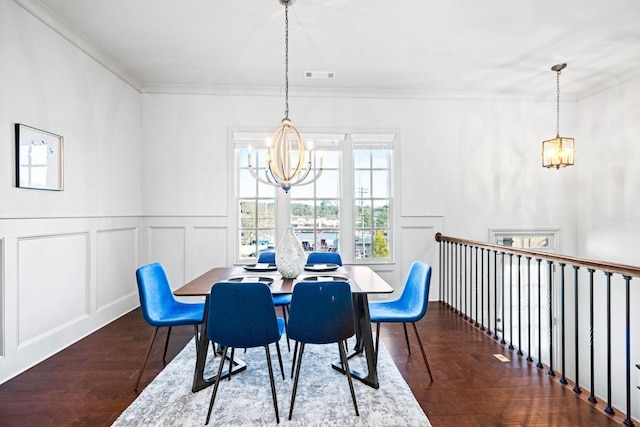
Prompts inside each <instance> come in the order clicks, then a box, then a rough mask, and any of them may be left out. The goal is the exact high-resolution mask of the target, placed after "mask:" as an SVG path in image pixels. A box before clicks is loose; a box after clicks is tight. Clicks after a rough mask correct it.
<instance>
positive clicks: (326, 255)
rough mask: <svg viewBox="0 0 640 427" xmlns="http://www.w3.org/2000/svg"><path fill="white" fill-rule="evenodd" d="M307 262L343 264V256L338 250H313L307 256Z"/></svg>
mask: <svg viewBox="0 0 640 427" xmlns="http://www.w3.org/2000/svg"><path fill="white" fill-rule="evenodd" d="M307 264H336V265H342V257H341V256H340V254H339V253H338V252H311V253H310V254H309V255H308V256H307Z"/></svg>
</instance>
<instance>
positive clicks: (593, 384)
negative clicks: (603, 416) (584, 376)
mask: <svg viewBox="0 0 640 427" xmlns="http://www.w3.org/2000/svg"><path fill="white" fill-rule="evenodd" d="M588 271H589V358H590V359H589V360H590V365H591V371H590V374H591V390H590V392H589V399H588V400H589V402H592V403H596V402H598V399H596V396H595V395H594V394H593V393H594V392H595V389H596V385H595V384H596V383H595V361H594V358H593V350H594V347H593V273H595V271H596V270H594V269H593V268H589V269H588Z"/></svg>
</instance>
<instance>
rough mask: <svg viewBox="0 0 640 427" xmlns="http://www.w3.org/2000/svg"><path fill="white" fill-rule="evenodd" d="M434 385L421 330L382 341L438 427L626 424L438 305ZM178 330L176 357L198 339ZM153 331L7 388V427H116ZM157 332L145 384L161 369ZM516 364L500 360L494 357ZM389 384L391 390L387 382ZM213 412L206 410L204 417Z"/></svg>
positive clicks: (143, 328)
mask: <svg viewBox="0 0 640 427" xmlns="http://www.w3.org/2000/svg"><path fill="white" fill-rule="evenodd" d="M418 327H419V329H420V336H421V337H422V339H423V342H424V343H425V347H426V350H427V354H428V356H429V360H430V363H431V369H432V371H433V375H434V377H435V381H434V382H433V383H430V381H429V376H428V374H427V372H426V369H425V367H424V363H423V361H422V357H421V355H420V353H419V349H418V347H417V342H416V340H415V336H414V335H413V331H412V328H410V329H409V333H410V335H409V337H410V340H411V344H412V347H411V350H412V353H411V355H409V354H408V353H407V349H406V344H405V340H404V333H403V332H402V326H401V325H383V329H382V331H383V332H382V339H383V341H384V343H385V345H386V346H387V348H388V349H389V351H390V353H391V354H392V357H393V359H394V361H395V363H396V365H397V366H398V368H399V370H400V372H401V373H402V375H403V376H404V378H405V380H406V381H407V383H408V384H409V386H410V387H411V389H412V390H413V393H414V394H415V396H416V398H417V400H418V402H419V403H420V405H421V406H422V408H423V409H424V411H425V413H426V414H427V416H428V417H429V420H430V421H431V422H432V423H433V425H434V426H520V425H522V426H525V425H526V426H608V425H620V424H621V423H622V420H623V418H624V417H623V414H616V417H615V418H611V417H609V416H607V415H605V414H604V413H603V412H602V407H603V406H602V405H601V406H599V407H595V406H592V405H591V404H589V403H587V402H585V401H584V398H585V397H586V396H577V395H575V394H574V393H573V392H572V391H571V390H570V389H568V388H565V387H563V386H562V385H560V384H559V383H558V380H557V378H553V377H550V376H548V375H546V369H543V370H539V369H537V368H536V367H535V365H534V364H532V363H529V362H526V361H525V360H524V358H522V359H520V358H519V357H518V356H516V355H515V353H512V352H511V351H509V350H507V349H505V348H504V347H503V346H501V345H500V344H498V343H496V342H495V341H493V340H492V339H490V338H487V337H486V335H484V334H483V333H482V332H481V331H479V330H477V329H476V328H474V327H473V326H472V325H470V324H469V323H468V322H465V321H464V320H463V319H462V318H461V317H459V316H458V315H456V314H454V313H453V312H451V311H450V310H449V309H447V308H445V307H443V306H442V305H441V304H440V303H431V304H430V306H429V311H428V313H427V316H426V317H425V318H424V319H423V320H422V321H421V322H420V323H419V325H418ZM192 331H193V329H192V328H190V327H184V328H174V332H173V334H172V339H171V344H170V347H169V354H168V358H173V357H174V356H175V355H176V354H177V353H178V352H179V351H180V350H181V349H182V348H183V347H184V345H185V344H186V343H187V342H188V341H189V340H190V339H191V336H192ZM151 332H152V328H151V327H150V326H148V325H147V324H146V323H144V321H143V320H142V316H141V315H140V312H139V310H135V311H133V312H131V313H129V314H127V315H125V316H123V317H121V318H120V319H118V320H116V321H115V322H113V323H111V324H109V325H107V326H106V327H104V328H102V329H100V330H99V331H97V332H95V333H94V334H92V335H90V336H88V337H87V338H85V339H83V340H81V341H79V342H78V343H76V344H74V345H73V346H71V347H69V348H67V349H66V350H64V351H62V352H60V353H58V354H57V355H55V356H53V357H51V358H49V359H47V360H45V361H44V362H42V363H40V364H39V365H37V366H35V367H33V368H32V369H30V370H28V371H27V372H25V373H23V374H21V375H19V376H17V377H16V378H14V379H12V380H10V381H8V382H6V383H4V384H2V385H0V426H72V425H73V426H92V427H94V426H109V425H110V424H111V423H112V422H113V421H114V420H115V419H116V418H117V417H118V415H119V414H120V413H121V412H122V411H123V410H124V409H125V408H126V407H127V406H128V405H129V404H130V403H131V402H132V401H133V400H134V399H135V398H136V393H135V392H134V391H133V386H134V383H135V380H136V375H137V372H138V368H139V367H140V364H141V362H142V358H143V357H144V352H145V349H146V346H147V344H148V340H149V338H150V335H151ZM164 333H165V332H161V333H159V334H158V340H157V342H156V345H155V346H154V351H153V352H152V355H151V359H150V362H149V365H148V367H147V370H146V371H145V375H144V376H143V380H142V386H143V387H144V385H146V384H148V383H149V382H150V381H151V380H152V379H153V378H154V377H155V375H157V374H158V372H160V370H161V369H162V366H163V365H162V347H163V345H164V337H165V335H164ZM496 353H502V354H504V355H505V356H507V357H508V358H509V359H511V361H510V362H506V363H503V362H500V361H498V360H497V359H496V358H495V357H494V356H493V355H494V354H496ZM381 386H382V387H384V384H382V385H381ZM205 410H206V408H203V414H204V413H205Z"/></svg>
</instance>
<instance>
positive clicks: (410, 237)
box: [394, 216, 443, 301]
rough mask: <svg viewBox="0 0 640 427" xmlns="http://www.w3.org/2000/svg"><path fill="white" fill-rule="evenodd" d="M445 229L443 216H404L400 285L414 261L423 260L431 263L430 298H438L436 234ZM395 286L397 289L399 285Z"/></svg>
mask: <svg viewBox="0 0 640 427" xmlns="http://www.w3.org/2000/svg"><path fill="white" fill-rule="evenodd" d="M442 231H443V218H442V217H441V216H424V217H422V216H421V217H417V216H411V217H402V220H401V233H400V242H401V245H402V246H401V248H400V253H401V257H400V259H401V260H402V261H401V270H402V272H403V274H404V276H403V277H402V279H401V280H402V281H401V282H399V283H400V285H399V286H402V284H403V283H404V280H405V278H406V274H407V273H408V271H409V268H410V267H411V264H412V263H413V261H422V262H426V263H427V264H431V267H432V270H431V290H430V292H429V300H431V301H434V300H438V299H439V297H440V295H439V286H438V283H439V280H440V279H439V277H440V276H439V270H440V267H439V263H440V258H439V255H440V254H439V247H438V242H436V240H435V235H436V233H438V232H442ZM394 287H395V288H396V289H397V288H398V285H397V284H395V285H394Z"/></svg>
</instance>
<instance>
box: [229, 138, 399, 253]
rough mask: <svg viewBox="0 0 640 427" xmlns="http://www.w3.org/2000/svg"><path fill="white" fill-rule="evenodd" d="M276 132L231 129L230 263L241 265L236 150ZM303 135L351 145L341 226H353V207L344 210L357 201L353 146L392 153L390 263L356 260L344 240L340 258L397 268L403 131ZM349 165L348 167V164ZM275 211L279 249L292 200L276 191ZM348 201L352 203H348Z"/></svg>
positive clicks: (345, 157)
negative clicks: (385, 148) (383, 148)
mask: <svg viewBox="0 0 640 427" xmlns="http://www.w3.org/2000/svg"><path fill="white" fill-rule="evenodd" d="M272 131H273V129H264V128H254V129H251V128H250V127H237V128H236V127H229V128H228V129H227V144H228V145H227V146H228V150H227V154H228V165H229V175H230V179H229V181H228V189H229V191H228V194H227V196H228V197H227V199H228V205H227V206H229V211H228V212H227V218H228V227H229V239H230V240H231V241H230V242H229V243H230V244H229V245H228V247H229V252H228V256H229V259H230V260H232V263H235V264H237V263H240V260H239V259H238V252H239V247H238V237H237V233H238V230H239V227H240V224H239V215H238V213H237V211H236V209H237V206H236V193H237V186H238V182H237V173H236V171H237V167H238V164H237V157H236V154H235V152H236V148H237V147H243V146H244V147H247V146H250V145H252V142H255V141H256V140H264V139H265V138H268V137H269V136H271V133H272ZM299 131H300V134H301V135H302V137H303V139H305V140H307V139H311V140H330V139H335V140H340V141H341V143H343V144H348V145H349V149H345V150H343V152H342V153H343V157H342V162H343V169H342V170H343V172H344V165H347V164H348V165H350V166H349V169H348V171H349V172H350V173H347V174H345V173H343V174H342V175H343V176H342V187H341V188H340V192H339V200H340V206H341V208H340V224H353V207H352V206H351V207H350V208H349V209H344V206H346V205H345V203H349V204H350V205H352V204H353V203H352V202H353V200H354V189H353V185H354V183H353V173H351V172H352V171H353V156H352V153H353V142H357V145H358V147H359V148H372V149H375V148H381V146H387V147H389V148H390V149H391V151H392V154H391V169H392V174H391V177H390V180H391V182H390V194H389V198H390V200H391V201H392V203H391V207H390V214H389V215H390V217H391V219H390V224H389V229H390V230H391V232H392V241H391V242H390V246H391V253H390V256H389V258H388V259H384V260H377V259H374V258H365V259H357V260H356V259H355V248H354V245H355V244H354V242H353V241H351V240H354V239H344V238H342V242H341V247H340V254H341V255H342V258H343V262H344V263H345V264H363V265H385V264H395V262H396V259H397V257H398V256H399V253H398V251H399V249H400V248H399V243H398V236H399V235H400V230H399V229H398V227H399V226H398V224H399V218H397V216H398V215H397V212H399V206H401V205H400V203H401V200H400V189H399V188H396V183H397V182H400V179H399V174H400V164H399V163H400V130H399V129H388V128H384V129H371V130H363V129H338V130H336V129H308V130H302V129H299ZM347 162H348V163H347ZM275 199H276V207H275V216H276V230H275V236H276V237H275V239H276V242H275V243H276V246H277V244H278V242H279V241H280V240H281V239H282V237H283V235H284V232H285V231H286V229H287V227H288V226H289V222H290V218H289V217H288V216H287V215H285V214H283V213H282V212H290V211H291V205H290V201H291V199H290V198H289V197H287V196H286V195H285V194H284V192H283V191H276V197H275ZM345 200H347V201H349V202H345Z"/></svg>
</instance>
